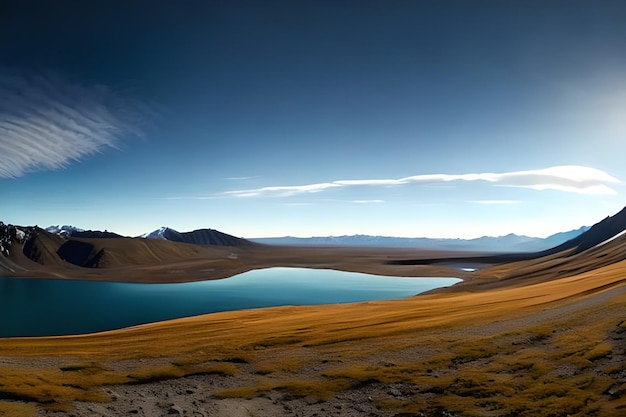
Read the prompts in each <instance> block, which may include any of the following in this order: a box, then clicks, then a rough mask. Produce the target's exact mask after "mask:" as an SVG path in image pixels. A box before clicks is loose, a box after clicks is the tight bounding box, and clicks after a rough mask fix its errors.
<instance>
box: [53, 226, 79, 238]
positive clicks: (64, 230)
mask: <svg viewBox="0 0 626 417" xmlns="http://www.w3.org/2000/svg"><path fill="white" fill-rule="evenodd" d="M84 231H85V229H81V228H78V227H74V226H69V225H63V226H59V225H56V226H48V227H46V232H48V233H52V234H54V235H59V236H63V237H69V236H72V235H73V234H75V233H76V232H84Z"/></svg>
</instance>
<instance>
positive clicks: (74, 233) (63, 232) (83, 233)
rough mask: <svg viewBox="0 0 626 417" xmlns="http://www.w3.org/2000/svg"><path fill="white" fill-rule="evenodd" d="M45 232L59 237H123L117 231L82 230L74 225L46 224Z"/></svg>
mask: <svg viewBox="0 0 626 417" xmlns="http://www.w3.org/2000/svg"><path fill="white" fill-rule="evenodd" d="M45 230H46V232H48V233H52V234H53V235H57V236H61V237H84V238H90V239H104V238H118V237H124V236H122V235H118V234H117V233H113V232H108V231H106V230H105V231H104V232H102V231H100V230H84V229H81V228H78V227H74V226H68V225H63V226H48V227H46V229H45Z"/></svg>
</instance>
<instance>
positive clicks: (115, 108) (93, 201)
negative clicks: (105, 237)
mask: <svg viewBox="0 0 626 417" xmlns="http://www.w3.org/2000/svg"><path fill="white" fill-rule="evenodd" d="M96 3H99V4H96ZM624 21H626V2H623V1H619V0H618V1H605V0H596V1H579V0H573V1H512V0H510V1H495V0H493V1H481V0H473V1H449V0H437V1H422V0H417V1H394V2H384V1H358V2H357V1H354V2H352V1H315V2H305V1H302V2H300V1H283V2H278V1H267V2H257V1H222V2H212V1H192V0H189V1H184V2H148V1H128V2H83V1H59V2H55V3H54V4H52V2H47V1H30V0H26V1H20V2H7V3H5V4H3V6H0V219H1V220H3V221H5V222H11V223H16V224H22V225H32V224H38V225H40V226H48V225H52V224H72V225H76V226H79V227H82V228H86V229H107V230H110V231H115V232H118V233H121V234H126V235H133V236H134V235H139V234H141V233H144V232H148V231H151V230H154V229H156V228H158V227H160V226H164V225H167V226H170V227H173V228H175V229H177V230H180V231H187V230H193V229H197V228H215V229H218V230H221V231H223V232H226V233H230V234H233V235H236V236H243V237H264V236H283V235H293V236H320V235H344V234H375V235H388V236H414V237H418V236H429V237H463V238H468V237H478V236H482V235H503V234H507V233H510V232H514V233H518V234H526V235H531V236H547V235H549V234H552V233H555V232H559V231H565V230H571V229H574V228H578V227H580V226H582V225H591V224H593V223H595V222H597V221H599V220H601V219H602V218H604V217H606V216H607V215H611V214H614V213H616V212H617V211H619V210H620V209H621V208H622V207H623V206H624V205H625V202H626V198H625V197H626V187H625V186H624V182H623V181H625V180H626V164H624V163H623V158H624V155H626V117H624V116H625V115H626V48H625V47H624V45H626V25H624V24H623V22H624Z"/></svg>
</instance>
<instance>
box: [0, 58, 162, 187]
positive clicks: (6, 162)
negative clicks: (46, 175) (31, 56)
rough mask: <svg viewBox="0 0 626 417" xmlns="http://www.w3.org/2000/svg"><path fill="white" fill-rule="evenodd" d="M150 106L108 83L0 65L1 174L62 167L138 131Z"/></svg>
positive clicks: (149, 110) (149, 112)
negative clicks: (81, 82) (113, 89)
mask: <svg viewBox="0 0 626 417" xmlns="http://www.w3.org/2000/svg"><path fill="white" fill-rule="evenodd" d="M151 117H152V114H151V109H150V106H148V105H146V104H145V103H141V102H139V101H137V100H132V99H125V98H122V97H120V96H118V95H116V94H114V93H113V92H111V91H110V90H109V89H108V88H107V87H104V86H101V85H96V86H83V85H77V84H72V83H69V82H67V81H65V80H62V79H60V78H59V77H56V76H52V75H41V74H19V73H17V72H16V71H10V70H2V69H0V178H16V177H20V176H22V175H25V174H27V173H29V172H35V171H42V170H54V169H60V168H64V167H66V166H67V165H69V164H70V163H71V162H75V161H80V160H82V159H84V158H85V157H87V156H89V155H93V154H95V153H98V152H102V150H104V149H105V148H117V146H118V144H119V140H120V139H122V138H124V137H129V136H141V135H142V127H143V125H144V124H145V122H146V121H148V120H149V119H150V118H151Z"/></svg>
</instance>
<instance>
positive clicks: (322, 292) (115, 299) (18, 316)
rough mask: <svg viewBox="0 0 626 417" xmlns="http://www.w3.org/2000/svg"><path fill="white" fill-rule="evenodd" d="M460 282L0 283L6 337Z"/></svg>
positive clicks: (316, 276)
mask: <svg viewBox="0 0 626 417" xmlns="http://www.w3.org/2000/svg"><path fill="white" fill-rule="evenodd" d="M459 281H460V280H459V279H457V278H402V277H385V276H377V275H369V274H361V273H353V272H342V271H335V270H329V269H306V268H268V269H261V270H254V271H250V272H246V273H243V274H240V275H236V276H234V277H231V278H226V279H221V280H213V281H202V282H190V283H181V284H133V283H119V282H101V281H80V280H78V281H77V280H58V279H33V278H0V337H17V336H53V335H70V334H81V333H91V332H99V331H104V330H112V329H119V328H123V327H129V326H134V325H138V324H144V323H151V322H156V321H162V320H168V319H173V318H179V317H188V316H195V315H199V314H206V313H215V312H220V311H230V310H243V309H250V308H260V307H272V306H284V305H313V304H336V303H351V302H358V301H370V300H389V299H396V298H404V297H410V296H413V295H416V294H419V293H422V292H424V291H428V290H432V289H434V288H439V287H445V286H450V285H453V284H455V283H457V282H459Z"/></svg>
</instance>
